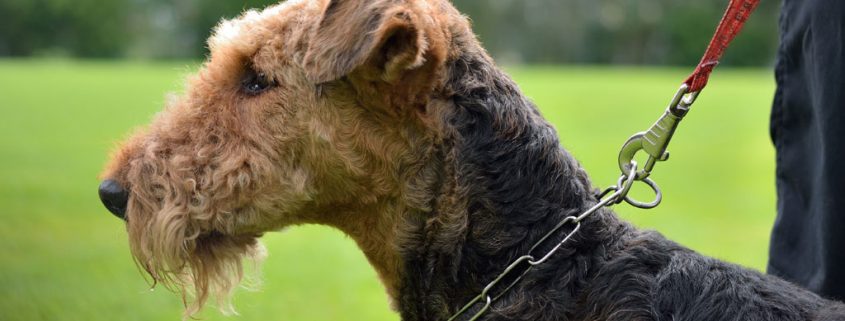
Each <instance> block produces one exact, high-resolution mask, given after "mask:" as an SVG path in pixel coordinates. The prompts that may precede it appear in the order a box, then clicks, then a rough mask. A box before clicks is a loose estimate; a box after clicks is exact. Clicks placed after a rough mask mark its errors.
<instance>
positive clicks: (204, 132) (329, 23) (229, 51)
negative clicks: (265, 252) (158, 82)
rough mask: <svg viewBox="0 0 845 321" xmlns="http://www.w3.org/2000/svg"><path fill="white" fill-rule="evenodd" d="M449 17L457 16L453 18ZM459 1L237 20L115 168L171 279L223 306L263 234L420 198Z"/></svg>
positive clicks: (133, 240)
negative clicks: (414, 185)
mask: <svg viewBox="0 0 845 321" xmlns="http://www.w3.org/2000/svg"><path fill="white" fill-rule="evenodd" d="M447 16H448V17H447ZM454 19H458V20H460V21H461V22H462V23H463V21H464V19H463V17H461V16H460V15H459V14H457V12H456V11H454V9H453V8H452V7H451V5H449V4H448V2H446V1H439V0H430V1H413V0H408V1H387V0H384V1H369V0H333V1H329V0H321V1H289V2H286V3H283V4H280V5H276V6H272V7H269V8H267V9H265V10H263V11H249V12H247V13H245V14H243V15H242V16H241V17H239V18H237V19H234V20H230V21H224V22H222V23H221V24H220V25H219V26H218V27H217V28H216V30H215V33H214V35H213V36H212V37H211V38H210V39H209V41H208V44H209V48H210V50H211V55H210V57H209V58H208V60H207V61H206V62H205V63H204V65H203V66H202V68H201V70H200V71H199V72H197V73H196V74H195V75H193V76H191V77H190V78H189V79H188V80H187V86H186V89H185V92H184V94H182V95H180V96H178V97H173V98H172V99H170V101H169V102H168V103H167V106H166V107H165V108H164V110H163V111H162V112H160V113H159V114H158V115H157V116H155V118H154V120H153V121H152V123H151V124H150V125H149V126H148V127H147V128H146V129H144V130H142V131H140V132H138V133H136V134H134V135H133V136H132V137H131V138H129V139H128V140H126V141H125V142H124V143H123V144H122V145H121V146H120V147H119V148H118V149H117V150H116V152H115V153H114V155H113V156H112V158H111V161H110V162H109V165H108V166H107V167H106V169H105V171H104V173H103V175H102V177H103V179H104V181H103V183H102V184H101V186H100V196H101V198H102V200H103V202H104V203H105V204H106V206H107V207H108V209H109V210H110V211H111V212H112V213H114V214H115V215H117V216H119V217H121V218H123V219H124V220H125V221H126V225H127V230H128V233H129V239H130V246H131V250H132V254H133V256H134V257H135V259H136V260H137V262H138V264H139V265H140V266H141V267H142V268H143V269H144V270H146V271H147V272H148V273H149V274H150V276H151V277H152V279H153V280H154V281H155V282H157V283H162V284H164V285H165V286H168V287H171V288H173V289H176V290H177V291H180V292H182V293H183V295H193V296H195V298H194V299H192V300H189V301H191V302H193V303H192V304H191V305H190V307H189V309H188V313H189V314H190V313H192V312H194V311H196V309H198V308H200V307H201V306H202V305H203V303H204V302H205V301H206V300H207V299H208V298H209V296H216V297H217V298H218V300H219V301H220V303H222V304H221V307H226V306H227V305H226V304H225V303H226V302H227V300H226V299H227V297H228V296H229V294H230V292H231V290H232V289H233V288H234V287H235V286H236V285H237V284H238V283H239V281H240V279H241V277H242V274H243V272H242V261H243V259H244V258H245V257H253V258H260V257H261V255H262V249H261V246H260V244H259V243H258V241H257V238H258V237H259V236H261V235H262V233H264V232H266V231H270V230H275V229H279V228H281V227H284V226H287V225H292V224H301V223H314V222H316V223H331V222H332V221H333V220H334V221H342V222H346V223H348V224H354V223H349V222H351V221H355V220H356V218H355V217H353V216H350V215H354V213H355V212H356V211H359V212H360V211H366V210H367V209H370V207H368V206H369V205H371V204H375V203H378V202H380V201H383V200H385V199H388V198H391V197H398V195H399V194H401V193H404V191H403V188H402V184H403V182H402V180H403V179H405V176H404V175H405V172H407V171H409V170H411V169H413V168H414V165H413V164H414V163H415V162H418V159H419V156H420V153H424V151H421V149H423V147H424V146H426V142H427V141H428V140H430V139H432V137H433V136H436V134H432V133H433V132H435V131H434V130H431V127H432V125H431V121H430V118H431V117H432V116H431V115H429V114H430V113H431V111H430V110H429V108H430V107H429V106H430V102H429V100H430V99H431V97H432V95H434V93H435V92H436V91H437V90H438V84H439V83H440V82H441V81H442V78H443V77H444V75H443V71H442V69H443V65H444V61H445V59H446V58H447V56H448V54H449V53H448V46H447V44H448V43H449V40H448V39H447V38H448V37H449V31H448V29H449V25H448V24H446V22H445V20H454Z"/></svg>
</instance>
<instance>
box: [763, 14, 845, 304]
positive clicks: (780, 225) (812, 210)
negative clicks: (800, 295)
mask: <svg viewBox="0 0 845 321" xmlns="http://www.w3.org/2000/svg"><path fill="white" fill-rule="evenodd" d="M780 25H781V45H780V49H779V51H778V62H777V66H776V72H775V73H776V79H777V85H778V88H777V92H776V94H775V100H774V104H773V107H772V118H771V136H772V141H773V142H774V144H775V149H776V151H777V174H776V175H777V194H778V202H777V210H778V216H777V220H776V221H775V226H774V229H773V231H772V239H771V247H770V253H769V255H770V257H769V266H768V271H769V273H771V274H774V275H777V276H780V277H783V278H785V279H787V280H790V281H793V282H795V283H798V284H800V285H803V286H805V287H807V288H808V289H810V290H812V291H815V292H817V293H819V294H821V295H822V296H825V297H829V298H835V299H839V300H842V299H845V1H843V0H784V2H783V12H782V14H781V21H780Z"/></svg>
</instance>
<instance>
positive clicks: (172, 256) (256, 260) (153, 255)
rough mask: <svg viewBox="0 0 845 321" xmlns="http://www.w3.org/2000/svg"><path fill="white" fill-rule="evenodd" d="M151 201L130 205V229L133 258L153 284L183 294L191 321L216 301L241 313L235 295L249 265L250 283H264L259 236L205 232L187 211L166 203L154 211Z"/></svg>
mask: <svg viewBox="0 0 845 321" xmlns="http://www.w3.org/2000/svg"><path fill="white" fill-rule="evenodd" d="M145 203H146V202H143V201H140V200H139V198H138V197H135V198H134V199H133V200H131V201H130V204H129V208H128V214H129V215H127V219H128V222H127V225H128V230H129V237H130V247H131V250H132V255H133V257H134V258H135V261H136V263H137V264H138V265H139V267H140V268H141V269H143V270H144V271H146V272H147V273H148V274H149V275H150V277H151V278H152V282H151V283H152V286H155V285H156V284H161V285H162V286H164V287H165V288H167V289H169V290H171V291H174V292H178V293H180V294H181V295H182V299H183V302H184V305H185V318H190V317H191V316H193V315H194V314H195V313H197V312H198V311H199V310H200V309H202V307H203V306H204V305H205V304H206V302H207V301H208V300H209V299H210V298H212V297H213V298H214V299H215V300H216V304H217V306H218V308H219V309H220V311H221V312H222V313H224V314H233V313H235V311H234V308H233V306H232V304H231V295H232V293H233V291H234V290H235V289H236V288H237V286H238V285H239V284H240V283H241V281H242V280H243V279H244V278H245V269H244V263H245V262H251V263H252V264H250V266H249V267H250V269H247V270H248V271H249V272H251V273H248V275H247V276H249V277H247V278H246V279H247V280H249V281H250V282H249V285H252V286H257V285H258V283H259V282H258V279H257V278H255V277H254V276H257V274H258V272H259V269H258V267H259V265H260V263H261V261H262V260H263V258H264V257H265V256H266V251H265V250H264V247H263V246H262V245H261V243H260V242H258V236H259V235H226V234H223V233H221V232H215V231H212V232H207V231H203V228H202V227H200V226H197V225H198V223H197V222H196V221H194V220H191V219H189V216H190V215H191V214H190V212H189V211H187V209H186V208H184V207H180V206H175V205H173V204H172V203H171V202H168V201H166V200H165V201H164V202H163V204H162V206H161V208H160V209H156V210H152V209H151V208H149V205H151V204H150V203H146V204H145ZM145 205H146V206H145ZM150 210H152V211H150ZM144 216H146V217H144ZM206 228H207V227H206Z"/></svg>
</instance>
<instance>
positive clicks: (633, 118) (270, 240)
mask: <svg viewBox="0 0 845 321" xmlns="http://www.w3.org/2000/svg"><path fill="white" fill-rule="evenodd" d="M193 68H195V64H189V63H186V64H179V63H154V64H153V63H120V62H115V63H106V62H67V61H37V60H36V61H26V60H24V61H14V60H13V61H0V237H2V241H0V320H6V321H18V320H21V321H23V320H26V321H35V320H177V319H179V317H180V315H181V303H180V299H179V297H178V296H177V295H175V294H172V293H169V292H167V291H166V290H163V289H157V290H156V291H149V289H148V285H147V284H146V283H145V281H144V280H143V279H142V277H141V274H140V273H139V272H138V271H137V270H136V268H135V266H134V264H133V263H132V261H131V259H130V257H129V251H128V248H127V240H126V233H125V231H124V229H123V225H122V224H121V222H120V221H119V220H117V219H115V218H113V217H111V215H109V214H108V213H107V212H106V211H105V210H104V209H103V208H102V207H101V205H100V202H99V200H98V199H97V196H96V193H95V188H96V186H97V184H98V180H97V174H98V172H99V170H100V168H101V166H102V165H103V163H104V162H105V160H106V157H107V154H108V151H109V149H110V148H111V147H112V146H113V144H114V143H115V142H116V141H118V140H119V139H120V138H121V137H124V135H126V133H128V132H129V131H130V130H131V129H132V128H133V127H137V126H140V125H143V124H145V123H147V122H148V121H149V120H150V118H151V116H152V115H153V114H154V113H155V112H156V111H157V110H158V109H159V108H160V106H161V105H162V101H163V100H164V96H165V93H166V92H169V91H178V90H179V88H180V83H181V78H182V76H184V75H185V74H186V73H188V72H190V71H191V70H192V69H193ZM509 71H510V72H511V74H512V75H513V76H514V78H515V79H516V81H517V82H518V83H519V84H520V86H521V87H522V89H523V90H524V91H525V92H526V93H527V95H528V96H530V97H531V98H532V99H533V100H534V101H535V102H536V103H537V105H539V106H540V108H541V109H542V110H543V113H544V114H545V116H546V117H547V118H548V119H549V120H550V121H551V122H552V123H553V124H554V125H555V126H556V127H557V129H558V133H559V134H560V136H561V138H562V141H563V144H564V146H566V147H567V148H568V149H569V150H570V151H571V152H572V153H573V154H574V155H575V156H576V157H577V158H578V159H579V160H580V161H581V162H582V164H583V165H584V166H585V167H586V168H587V170H588V171H589V173H590V174H591V175H592V178H593V180H594V182H595V183H596V184H597V185H599V186H602V187H604V186H606V185H608V184H611V183H613V182H614V181H615V179H616V177H617V176H618V174H619V173H618V169H617V168H616V164H615V160H616V153H617V151H618V148H619V147H620V145H621V144H622V142H624V140H625V139H626V138H627V137H628V135H630V134H632V133H634V132H636V131H640V130H643V129H645V128H647V127H648V126H649V125H650V124H651V123H652V122H653V121H654V120H655V119H656V118H657V117H658V116H659V115H660V113H661V112H662V111H663V109H664V108H665V105H666V103H667V102H668V100H669V99H670V96H671V95H672V94H673V93H674V91H675V89H676V87H677V85H678V84H679V81H680V80H682V79H683V78H684V76H685V73H686V72H688V71H689V70H688V69H663V68H606V67H532V68H512V69H511V70H509ZM773 88H774V86H773V81H772V77H771V72H769V71H768V70H762V69H760V70H730V69H727V68H720V69H717V70H716V72H715V73H714V77H713V78H712V80H711V84H710V86H709V87H708V88H707V90H706V91H705V92H704V94H703V95H702V96H701V98H700V99H699V101H698V102H697V103H696V105H695V107H694V109H693V111H692V112H691V113H690V115H689V117H688V118H687V119H686V120H684V122H683V124H682V127H681V128H680V130H679V132H678V134H677V135H676V136H675V140H674V141H673V145H672V146H671V148H670V150H671V151H672V158H671V159H670V161H669V162H666V163H660V164H658V165H657V167H656V174H654V176H653V177H654V179H655V180H656V181H657V182H658V183H659V184H660V186H661V187H662V188H663V189H664V192H665V200H664V203H663V204H662V205H661V206H660V207H658V208H657V209H655V210H650V211H645V210H639V209H634V208H631V207H628V206H622V205H620V206H617V211H618V212H619V213H620V214H621V215H622V216H623V217H624V218H625V219H628V220H631V221H633V222H635V223H636V224H637V225H639V226H641V227H646V228H652V229H656V230H658V231H660V232H662V233H663V234H665V235H667V236H668V237H669V238H671V239H673V240H676V241H678V242H680V243H682V244H684V245H686V246H689V247H692V248H694V249H696V250H698V251H700V252H702V253H705V254H707V255H711V256H716V257H719V258H722V259H725V260H728V261H732V262H736V263H739V264H742V265H745V266H749V267H752V268H756V269H762V268H763V267H764V266H765V261H766V252H767V244H768V233H769V229H770V227H771V224H772V221H773V218H774V213H775V209H774V205H775V199H774V164H773V163H774V152H773V148H772V147H771V144H770V143H769V141H768V136H767V135H768V127H767V126H768V125H767V124H768V115H769V104H770V100H771V97H772V92H773ZM645 194H646V193H644V192H643V191H638V195H645ZM264 242H265V244H266V245H267V247H268V249H269V253H270V256H269V258H268V259H267V261H266V264H265V266H264V273H263V275H264V286H263V287H262V289H261V290H260V291H258V292H247V291H241V292H240V293H239V294H238V295H237V296H236V298H235V303H236V306H237V308H238V310H239V312H240V313H241V315H240V316H237V317H229V318H227V317H223V316H221V315H219V313H217V312H216V310H213V309H206V311H205V312H204V313H203V314H202V317H203V318H204V319H205V320H297V321H300V320H398V317H397V316H396V315H395V314H394V313H392V312H391V311H390V310H389V309H388V304H387V300H386V298H385V295H384V293H383V290H382V288H381V285H380V284H379V283H378V281H377V279H376V276H375V273H374V272H373V271H372V270H371V269H370V267H369V266H368V265H367V263H366V261H365V259H364V257H363V256H362V255H361V254H360V252H359V251H358V250H357V249H356V248H355V245H354V244H353V242H352V241H351V240H349V239H348V238H346V237H344V236H343V235H342V234H341V233H340V232H337V231H334V230H331V229H328V228H323V227H316V226H314V227H298V228H293V229H290V230H287V231H285V232H282V233H271V234H270V235H268V236H267V237H265V238H264Z"/></svg>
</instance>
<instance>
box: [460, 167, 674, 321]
mask: <svg viewBox="0 0 845 321" xmlns="http://www.w3.org/2000/svg"><path fill="white" fill-rule="evenodd" d="M636 181H642V182H644V183H646V184H647V185H648V186H649V187H651V189H652V190H653V191H654V193H655V199H654V200H653V201H651V202H649V203H644V202H640V201H637V200H635V199H633V198H631V197H629V196H628V192H629V191H630V190H631V186H633V184H634V182H636ZM616 184H617V185H613V186H610V187H608V188H607V189H605V190H604V191H602V192H601V193H600V194H599V195H598V203H596V204H595V205H593V206H592V207H590V208H589V209H587V210H586V211H584V212H582V213H581V214H579V215H578V216H567V217H566V218H564V219H563V220H562V221H560V223H558V224H557V225H555V227H554V228H552V229H551V230H550V231H549V232H548V233H546V234H545V235H543V237H542V238H540V240H539V241H537V242H536V243H534V245H533V246H532V247H531V249H529V250H528V253H527V254H525V255H523V256H520V257H518V258H517V259H516V260H514V261H513V262H512V263H511V264H509V265H508V266H507V267H506V268H505V269H504V271H502V273H500V274H499V275H498V276H496V278H495V279H493V281H491V282H490V283H488V284H487V286H485V287H484V289H482V290H481V293H479V294H478V295H477V296H475V297H474V298H473V299H472V300H470V301H469V303H467V304H466V305H464V306H463V307H462V308H461V309H460V310H458V312H455V314H454V315H452V317H450V318H449V319H448V321H455V320H457V318H458V317H460V316H461V315H463V314H464V313H467V312H468V311H469V309H470V308H472V307H473V306H475V305H476V304H483V305H482V306H481V309H480V310H478V311H477V312H476V313H475V314H473V315H472V317H471V318H470V319H469V321H475V320H478V318H480V317H481V316H482V315H483V314H484V313H485V312H487V311H488V310H489V309H490V307H491V306H492V305H493V302H495V301H496V300H497V299H499V298H500V297H501V296H502V295H504V294H505V293H507V292H508V290H510V289H511V288H512V287H513V286H514V285H516V284H517V283H519V281H520V280H522V278H523V277H524V276H525V274H527V273H528V272H529V271H531V269H532V268H533V267H534V266H537V265H540V264H543V263H545V262H546V261H547V260H548V259H549V258H550V257H551V256H552V255H553V254H555V252H557V251H558V250H560V248H561V247H562V246H563V245H564V244H565V243H566V242H568V241H569V240H570V239H571V238H572V236H573V235H575V233H576V232H578V230H579V229H581V221H583V220H584V219H585V218H586V217H587V216H590V215H591V214H593V213H595V212H596V211H598V210H599V209H601V208H602V207H605V206H611V205H615V204H619V203H621V202H623V201H625V202H627V203H628V204H631V205H633V206H636V207H639V208H652V207H655V206H657V205H658V204H660V201H661V198H662V193H661V192H660V188H659V187H658V186H657V184H656V183H654V181H652V180H650V179H648V178H647V177H646V178H637V162H636V161H631V163H630V166H629V171H628V173H627V174H623V175H622V176H620V177H619V180H618V181H617V183H616ZM567 225H573V228H572V230H571V231H569V232H568V233H567V234H566V236H565V237H564V238H563V239H562V240H561V241H560V242H558V243H557V244H555V246H554V247H552V249H550V250H549V251H548V252H546V253H545V254H543V255H542V256H535V255H534V254H533V253H534V251H535V250H536V249H537V248H538V247H539V246H540V245H542V244H544V243H545V242H546V240H547V239H548V238H550V237H551V236H552V235H554V234H556V233H557V232H558V231H559V230H560V229H561V228H563V227H564V226H567ZM537 257H539V259H537ZM524 264H528V266H527V267H526V268H525V269H524V270H523V271H522V273H520V274H519V276H517V277H516V278H515V279H514V280H513V281H512V282H511V283H510V284H508V286H507V287H505V288H504V289H502V290H501V291H499V294H498V295H495V296H493V295H492V294H491V292H492V290H493V288H494V287H495V286H496V285H497V284H499V282H501V281H502V280H503V279H504V278H505V277H507V276H508V275H510V274H511V272H514V271H515V270H516V269H517V267H519V266H521V265H524Z"/></svg>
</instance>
